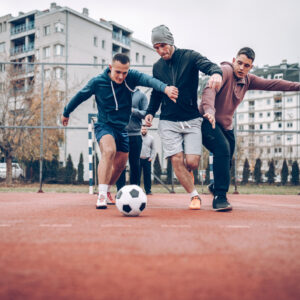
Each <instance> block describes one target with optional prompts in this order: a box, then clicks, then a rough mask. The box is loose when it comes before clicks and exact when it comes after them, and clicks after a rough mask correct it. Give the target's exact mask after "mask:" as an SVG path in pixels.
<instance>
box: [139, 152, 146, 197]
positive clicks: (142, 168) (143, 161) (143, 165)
mask: <svg viewBox="0 0 300 300" xmlns="http://www.w3.org/2000/svg"><path fill="white" fill-rule="evenodd" d="M145 161H146V159H144V158H140V172H139V182H140V184H141V177H142V173H143V174H144V189H145V169H144V167H145ZM145 191H146V189H145Z"/></svg>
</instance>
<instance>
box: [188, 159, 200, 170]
mask: <svg viewBox="0 0 300 300" xmlns="http://www.w3.org/2000/svg"><path fill="white" fill-rule="evenodd" d="M186 167H187V169H188V170H196V169H198V167H199V161H197V160H191V161H187V162H186Z"/></svg>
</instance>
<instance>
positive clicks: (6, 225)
mask: <svg viewBox="0 0 300 300" xmlns="http://www.w3.org/2000/svg"><path fill="white" fill-rule="evenodd" d="M0 227H11V225H10V224H0Z"/></svg>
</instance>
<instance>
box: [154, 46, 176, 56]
mask: <svg viewBox="0 0 300 300" xmlns="http://www.w3.org/2000/svg"><path fill="white" fill-rule="evenodd" d="M153 47H154V49H155V50H156V52H157V53H158V55H159V56H160V57H161V58H163V59H164V60H169V59H171V57H172V55H173V53H174V46H172V45H169V44H165V43H160V44H155V45H154V46H153Z"/></svg>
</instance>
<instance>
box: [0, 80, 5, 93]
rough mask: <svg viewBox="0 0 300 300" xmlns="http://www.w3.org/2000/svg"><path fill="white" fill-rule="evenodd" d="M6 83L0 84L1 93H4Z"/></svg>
mask: <svg viewBox="0 0 300 300" xmlns="http://www.w3.org/2000/svg"><path fill="white" fill-rule="evenodd" d="M4 86H5V85H4V82H0V91H1V92H3V91H4Z"/></svg>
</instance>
